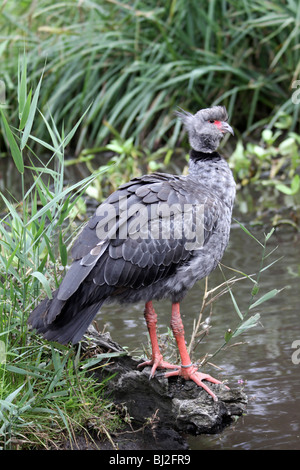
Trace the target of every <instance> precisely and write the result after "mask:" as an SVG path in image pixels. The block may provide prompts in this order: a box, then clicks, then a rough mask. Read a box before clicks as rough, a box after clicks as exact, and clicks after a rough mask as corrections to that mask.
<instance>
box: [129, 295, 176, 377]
mask: <svg viewBox="0 0 300 470" xmlns="http://www.w3.org/2000/svg"><path fill="white" fill-rule="evenodd" d="M144 316H145V320H146V323H147V327H148V331H149V335H150V341H151V346H152V358H151V360H150V361H145V362H143V363H142V364H139V365H138V367H145V366H152V369H151V374H150V379H151V378H152V377H153V376H154V374H155V371H156V369H178V366H176V365H173V364H170V363H169V362H166V361H164V359H163V356H162V354H161V352H160V349H159V346H158V341H157V335H156V324H157V315H156V313H155V310H154V308H153V305H152V302H151V301H150V302H147V303H146V305H145V312H144Z"/></svg>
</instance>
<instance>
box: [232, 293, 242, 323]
mask: <svg viewBox="0 0 300 470" xmlns="http://www.w3.org/2000/svg"><path fill="white" fill-rule="evenodd" d="M229 294H230V297H231V300H232V303H233V306H234V308H235V311H236V313H237V314H238V316H239V317H240V319H241V320H243V319H244V317H243V314H242V312H241V311H240V309H239V306H238V304H237V302H236V300H235V297H234V295H233V293H232V292H231V290H230V289H229Z"/></svg>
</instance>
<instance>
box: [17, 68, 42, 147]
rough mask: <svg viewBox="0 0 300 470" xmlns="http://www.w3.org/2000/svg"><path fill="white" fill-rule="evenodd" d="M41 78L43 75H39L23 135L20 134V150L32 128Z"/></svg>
mask: <svg viewBox="0 0 300 470" xmlns="http://www.w3.org/2000/svg"><path fill="white" fill-rule="evenodd" d="M42 78H43V76H41V78H40V81H39V83H38V86H37V87H36V90H35V92H34V95H33V98H32V102H31V105H30V109H29V114H28V119H27V122H26V125H25V129H24V132H23V135H22V139H21V150H23V148H24V147H25V145H26V143H27V140H28V137H29V134H30V132H31V128H32V124H33V120H34V116H35V112H36V108H37V102H38V98H39V94H40V88H41V84H42Z"/></svg>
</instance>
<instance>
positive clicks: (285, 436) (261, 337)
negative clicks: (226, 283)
mask: <svg viewBox="0 0 300 470" xmlns="http://www.w3.org/2000/svg"><path fill="white" fill-rule="evenodd" d="M251 230H252V232H253V233H254V234H255V236H256V237H257V238H259V239H260V240H261V241H262V240H263V229H262V228H255V229H253V228H252V229H251ZM267 230H269V229H267ZM277 245H278V248H277V250H276V251H275V253H274V254H273V255H271V256H270V258H268V263H269V262H271V261H273V260H275V259H278V258H280V257H281V256H283V257H284V258H283V259H282V260H280V261H278V263H276V264H275V265H274V266H272V267H271V268H270V269H268V270H267V271H265V272H264V273H263V275H262V278H261V286H260V292H259V296H261V295H263V294H264V293H266V292H268V291H269V290H271V289H274V288H277V289H282V288H284V290H282V291H281V292H280V293H279V294H278V295H277V296H276V297H275V298H274V299H272V300H270V301H268V302H266V303H263V304H262V305H261V306H260V307H259V308H257V310H255V312H256V311H259V312H260V313H261V322H260V324H259V325H257V326H256V327H254V328H252V329H250V330H248V331H247V333H245V334H243V335H241V336H239V337H237V338H236V341H239V342H240V341H242V342H243V343H244V344H241V345H238V346H235V347H232V348H228V349H227V350H226V351H222V352H221V353H220V354H219V355H217V356H216V357H215V358H214V363H215V364H216V365H217V366H218V367H221V368H222V371H221V373H219V371H218V370H216V369H214V368H212V367H209V366H207V368H206V371H207V372H208V373H210V374H211V375H214V376H218V377H221V379H222V380H224V379H226V380H227V381H228V385H229V386H230V387H231V388H236V387H243V388H244V390H245V392H246V394H247V395H248V398H249V404H248V406H247V414H246V415H245V416H243V417H241V418H239V419H238V420H237V422H236V423H234V424H232V425H230V426H229V427H227V428H225V429H224V430H223V431H222V432H220V433H218V434H214V435H201V436H189V437H188V442H189V445H190V448H191V449H300V364H299V365H297V364H293V361H292V355H293V353H295V352H296V350H295V349H293V348H292V344H293V342H294V341H295V340H299V341H300V325H299V287H300V286H299V284H300V277H299V272H300V270H299V268H300V256H299V254H300V243H299V237H298V235H295V232H293V231H292V230H291V229H290V228H289V227H288V226H281V228H280V229H278V230H277V232H276V233H275V234H274V235H273V236H272V237H271V239H270V241H269V244H268V247H269V250H271V249H272V248H275V247H276V246H277ZM260 258H261V249H260V247H259V245H258V244H257V243H256V242H255V241H254V240H253V239H251V238H250V237H249V236H248V235H246V234H245V233H244V232H243V231H242V230H241V229H240V228H239V227H236V226H234V227H233V229H232V232H231V239H230V245H229V247H228V249H227V251H226V254H225V256H224V258H223V263H224V264H225V265H228V266H231V267H234V268H236V269H239V270H240V271H243V272H246V273H247V274H252V273H255V272H257V270H258V267H259V263H260ZM224 272H225V273H226V276H227V278H230V277H232V274H234V273H230V271H227V270H225V271H224ZM222 280H223V278H222V274H221V273H220V271H218V270H216V271H215V272H214V273H213V274H212V275H211V277H210V281H209V287H210V288H212V287H214V286H216V285H218V284H219V283H221V282H222ZM251 285H252V284H251V283H250V281H245V280H243V281H241V282H239V283H238V284H237V285H236V286H235V288H234V291H233V292H234V295H235V297H236V300H237V302H238V305H239V307H240V309H241V310H245V308H246V306H247V305H248V300H249V296H250V291H251ZM202 293H203V281H202V282H200V283H198V284H197V285H196V286H195V287H194V288H193V289H192V290H191V291H190V292H189V294H188V295H187V297H186V298H185V300H184V301H183V302H182V308H181V311H182V317H183V322H184V325H185V331H186V339H187V341H189V338H190V334H191V331H192V328H193V321H194V318H197V316H198V312H199V309H200V306H201V302H202ZM155 307H156V311H157V313H158V327H159V331H160V333H166V331H167V326H168V325H169V323H170V310H171V309H170V303H169V302H168V301H163V302H157V303H155ZM207 313H209V312H207ZM98 320H99V326H100V327H103V324H104V323H106V324H107V329H108V330H109V331H110V333H111V335H112V337H113V339H114V340H116V341H118V342H119V343H120V344H122V345H123V346H124V345H125V346H128V348H129V351H132V350H136V354H140V352H141V350H142V344H145V345H147V331H146V326H145V323H144V318H143V304H137V305H132V306H119V305H118V306H112V305H110V306H106V307H104V308H103V309H102V312H101V314H100V316H99V317H98ZM237 323H238V317H237V314H236V312H235V310H234V308H233V305H232V301H231V299H230V296H229V295H228V294H225V295H224V296H222V297H221V298H220V299H218V301H216V302H215V303H214V305H213V314H212V322H211V325H212V326H211V330H210V333H209V335H208V337H206V339H205V341H202V342H201V345H200V346H199V347H198V349H197V351H196V357H198V358H199V357H202V356H203V355H204V354H205V353H206V352H209V353H213V352H214V351H216V349H217V348H218V346H219V345H221V344H222V338H223V336H224V333H225V331H226V330H227V329H228V328H234V327H235V326H236V324H237ZM245 343H246V344H245ZM298 357H299V358H300V354H299V355H298Z"/></svg>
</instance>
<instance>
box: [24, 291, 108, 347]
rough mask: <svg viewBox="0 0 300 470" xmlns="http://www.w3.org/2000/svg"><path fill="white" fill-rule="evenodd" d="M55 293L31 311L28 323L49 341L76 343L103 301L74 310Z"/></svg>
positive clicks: (71, 304)
mask: <svg viewBox="0 0 300 470" xmlns="http://www.w3.org/2000/svg"><path fill="white" fill-rule="evenodd" d="M57 293H58V291H55V292H54V293H53V298H52V299H48V298H46V299H44V300H43V301H42V302H41V303H40V304H39V305H38V306H37V307H36V308H35V309H34V310H33V312H32V313H31V314H30V316H29V318H28V323H29V325H30V326H31V327H32V328H33V329H35V330H36V331H37V332H38V333H40V334H41V335H42V336H43V337H44V338H45V339H47V340H49V341H57V342H59V343H61V344H67V343H69V342H71V343H73V344H75V343H78V341H80V340H81V338H82V336H83V335H84V333H85V331H86V330H87V328H88V326H89V324H90V323H91V322H92V321H93V319H94V317H95V315H96V314H97V312H98V311H99V310H100V308H101V306H102V304H103V302H104V300H105V299H101V300H100V301H99V302H96V303H95V304H93V305H88V306H86V307H85V308H84V307H83V308H76V304H74V303H73V302H69V301H68V300H67V301H65V300H59V299H58V298H57ZM54 312H55V313H54Z"/></svg>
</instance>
